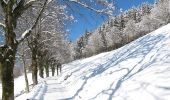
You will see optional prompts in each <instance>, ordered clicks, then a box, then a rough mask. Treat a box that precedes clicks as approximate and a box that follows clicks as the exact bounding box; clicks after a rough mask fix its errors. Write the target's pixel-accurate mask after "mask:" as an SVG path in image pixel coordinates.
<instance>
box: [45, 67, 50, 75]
mask: <svg viewBox="0 0 170 100" xmlns="http://www.w3.org/2000/svg"><path fill="white" fill-rule="evenodd" d="M45 73H46V77H49V67H48V65H45Z"/></svg>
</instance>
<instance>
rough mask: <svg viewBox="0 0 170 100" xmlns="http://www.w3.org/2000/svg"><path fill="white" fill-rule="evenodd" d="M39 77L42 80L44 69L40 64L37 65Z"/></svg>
mask: <svg viewBox="0 0 170 100" xmlns="http://www.w3.org/2000/svg"><path fill="white" fill-rule="evenodd" d="M39 76H40V77H41V78H44V68H43V66H42V65H41V64H40V65H39Z"/></svg>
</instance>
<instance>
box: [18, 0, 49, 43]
mask: <svg viewBox="0 0 170 100" xmlns="http://www.w3.org/2000/svg"><path fill="white" fill-rule="evenodd" d="M48 3H49V0H45V2H44V4H43V7H42V9H41V10H40V13H39V15H38V17H37V19H36V20H35V22H34V24H33V25H32V27H31V28H30V29H28V30H26V31H25V32H24V33H23V34H22V36H21V38H20V39H19V40H18V41H17V43H18V44H19V43H21V42H22V41H24V39H25V38H27V37H28V36H29V35H30V34H31V31H32V30H33V29H34V28H35V27H36V25H37V24H38V21H39V19H40V18H41V16H42V14H43V12H44V10H45V7H46V5H47V4H48Z"/></svg>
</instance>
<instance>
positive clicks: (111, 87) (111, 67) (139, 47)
mask: <svg viewBox="0 0 170 100" xmlns="http://www.w3.org/2000/svg"><path fill="white" fill-rule="evenodd" d="M26 98H31V99H41V100H43V99H44V100H93V99H95V100H112V99H113V100H170V99H169V98H170V24H168V25H166V26H164V27H162V28H160V29H158V30H156V31H154V32H152V33H150V34H148V35H146V36H144V37H142V38H140V39H138V40H136V41H134V42H132V43H130V44H128V45H126V46H124V47H122V48H120V49H118V50H114V51H111V52H107V53H102V54H99V55H96V56H93V57H90V58H87V59H83V60H77V61H74V62H72V63H69V64H66V65H64V66H63V73H62V75H60V76H58V77H49V78H47V79H44V82H43V83H41V84H39V85H38V86H37V87H36V88H34V90H33V91H32V92H31V93H30V94H24V95H22V96H20V97H18V98H16V100H24V99H26Z"/></svg>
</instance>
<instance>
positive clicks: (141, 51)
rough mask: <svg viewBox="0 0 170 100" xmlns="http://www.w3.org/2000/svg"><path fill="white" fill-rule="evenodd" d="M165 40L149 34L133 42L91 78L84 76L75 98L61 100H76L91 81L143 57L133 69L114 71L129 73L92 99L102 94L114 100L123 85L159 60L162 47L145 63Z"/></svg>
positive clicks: (114, 55)
mask: <svg viewBox="0 0 170 100" xmlns="http://www.w3.org/2000/svg"><path fill="white" fill-rule="evenodd" d="M165 39H166V38H165V36H164V35H162V34H160V35H156V36H152V35H150V34H148V35H147V36H146V37H145V38H142V39H138V40H136V41H135V42H132V43H131V44H129V45H126V46H124V47H122V48H121V51H120V50H117V51H116V52H115V53H114V54H113V55H112V58H110V59H108V60H107V61H106V62H105V63H103V64H98V65H97V66H96V67H95V68H93V69H92V73H91V74H90V75H89V76H84V77H83V80H84V82H83V84H82V85H81V87H80V88H79V89H78V90H77V91H76V93H75V94H74V95H73V96H71V97H69V98H64V99H61V100H73V99H75V97H77V96H79V93H80V92H81V91H82V90H83V89H84V87H85V85H86V84H87V82H88V80H89V79H91V78H94V77H95V76H97V75H101V74H102V73H103V72H105V71H106V70H107V69H109V68H111V67H115V66H117V65H118V64H120V63H121V62H123V61H126V60H127V59H133V58H137V57H141V59H140V61H138V62H137V63H136V65H134V66H133V67H131V68H123V67H126V66H123V67H121V68H119V67H118V68H119V69H118V70H116V71H112V73H115V72H118V71H121V70H127V73H125V74H124V75H123V76H120V78H119V79H118V80H116V81H115V80H113V83H112V84H110V88H108V89H106V90H102V91H101V92H100V93H98V94H97V95H95V96H94V97H92V98H91V99H95V98H97V96H99V95H100V94H107V95H109V98H108V100H112V98H113V97H114V94H115V93H116V91H117V90H118V89H119V88H120V87H121V85H122V84H123V83H124V82H125V81H126V80H128V79H130V78H131V77H133V76H134V75H136V74H137V73H139V72H141V71H143V70H144V69H146V68H148V67H150V66H151V65H152V64H153V63H155V62H156V60H157V58H156V57H155V56H156V55H157V53H156V52H158V51H159V50H160V48H162V46H159V47H160V48H157V49H156V50H157V51H156V52H155V53H154V54H152V55H151V56H149V57H150V59H149V60H148V61H147V62H145V58H146V57H148V54H149V53H150V52H152V50H153V48H154V47H155V46H156V44H158V43H160V42H163V41H164V40H165ZM105 56H107V55H105ZM90 64H91V63H90ZM90 64H89V63H86V64H84V66H82V67H81V68H78V69H77V70H75V71H73V72H72V74H74V73H75V72H77V71H79V70H82V68H84V67H86V66H89V65H90ZM77 66H78V65H77ZM114 85H115V86H114ZM161 88H162V87H161ZM163 88H164V87H163ZM164 89H168V90H169V87H168V88H166V87H165V88H164ZM79 97H80V96H79Z"/></svg>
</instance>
